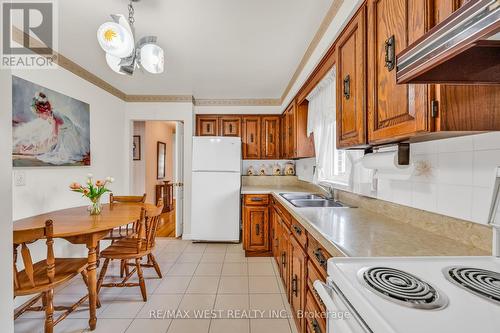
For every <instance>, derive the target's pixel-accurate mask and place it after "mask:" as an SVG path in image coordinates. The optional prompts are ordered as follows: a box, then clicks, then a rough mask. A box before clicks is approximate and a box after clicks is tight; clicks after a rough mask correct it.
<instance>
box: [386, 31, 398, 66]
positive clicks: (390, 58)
mask: <svg viewBox="0 0 500 333" xmlns="http://www.w3.org/2000/svg"><path fill="white" fill-rule="evenodd" d="M384 47H385V67H387V70H388V71H389V72H390V71H392V70H393V69H394V67H395V66H396V39H395V37H394V35H392V36H391V37H389V38H388V39H387V40H386V41H385V46H384Z"/></svg>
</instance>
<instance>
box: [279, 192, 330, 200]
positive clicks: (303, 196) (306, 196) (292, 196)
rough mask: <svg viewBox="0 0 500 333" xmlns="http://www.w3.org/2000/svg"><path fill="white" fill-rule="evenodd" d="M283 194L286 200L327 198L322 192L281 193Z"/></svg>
mask: <svg viewBox="0 0 500 333" xmlns="http://www.w3.org/2000/svg"><path fill="white" fill-rule="evenodd" d="M281 196H282V197H283V198H285V199H286V200H288V201H290V200H311V199H325V197H324V196H322V195H320V194H309V193H281Z"/></svg>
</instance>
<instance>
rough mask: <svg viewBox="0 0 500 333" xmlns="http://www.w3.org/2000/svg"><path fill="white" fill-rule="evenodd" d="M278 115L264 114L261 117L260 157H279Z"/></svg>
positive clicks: (274, 158) (275, 158)
mask: <svg viewBox="0 0 500 333" xmlns="http://www.w3.org/2000/svg"><path fill="white" fill-rule="evenodd" d="M279 128H280V117H279V116H269V117H267V116H265V117H262V151H261V158H263V159H273V160H277V159H279V156H280V155H279V147H280V139H279V137H280V135H279V132H280V130H279Z"/></svg>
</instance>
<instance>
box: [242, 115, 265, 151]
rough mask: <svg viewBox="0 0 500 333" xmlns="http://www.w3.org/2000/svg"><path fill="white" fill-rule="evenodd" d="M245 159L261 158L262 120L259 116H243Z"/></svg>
mask: <svg viewBox="0 0 500 333" xmlns="http://www.w3.org/2000/svg"><path fill="white" fill-rule="evenodd" d="M242 143H243V159H247V160H248V159H260V152H261V150H260V148H261V122H260V117H259V116H244V117H243V137H242Z"/></svg>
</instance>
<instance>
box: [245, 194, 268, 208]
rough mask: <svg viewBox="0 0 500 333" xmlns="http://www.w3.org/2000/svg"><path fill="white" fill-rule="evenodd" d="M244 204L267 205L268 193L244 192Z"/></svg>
mask: <svg viewBox="0 0 500 333" xmlns="http://www.w3.org/2000/svg"><path fill="white" fill-rule="evenodd" d="M243 200H244V204H245V206H267V205H268V204H269V195H268V194H245V196H244V199H243Z"/></svg>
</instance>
